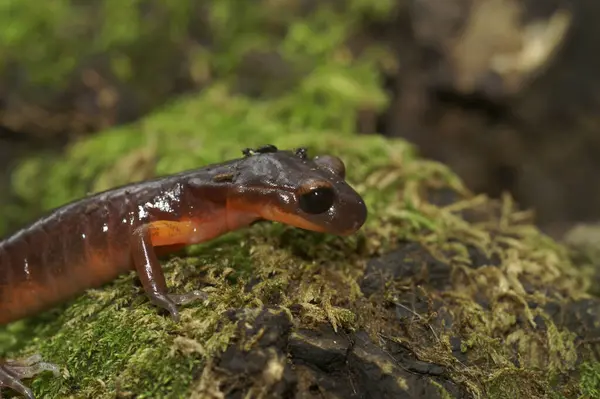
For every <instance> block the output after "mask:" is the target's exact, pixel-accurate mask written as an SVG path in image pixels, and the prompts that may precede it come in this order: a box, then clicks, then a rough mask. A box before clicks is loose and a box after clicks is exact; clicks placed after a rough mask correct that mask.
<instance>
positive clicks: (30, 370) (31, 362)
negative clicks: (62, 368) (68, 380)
mask: <svg viewBox="0 0 600 399" xmlns="http://www.w3.org/2000/svg"><path fill="white" fill-rule="evenodd" d="M44 371H52V373H53V374H54V375H55V376H57V377H58V376H59V375H60V373H59V371H58V367H57V366H56V365H54V364H52V363H47V362H44V361H42V357H41V356H40V355H38V354H35V355H32V356H30V357H27V358H25V359H19V360H7V361H5V362H3V363H0V398H2V393H1V390H2V388H10V389H12V390H13V391H15V392H17V393H20V394H21V395H23V396H24V397H26V398H27V399H35V396H33V393H32V392H31V390H30V389H29V388H27V387H26V386H25V385H24V384H23V383H22V382H21V380H23V379H26V378H33V377H35V376H36V375H37V374H40V373H42V372H44Z"/></svg>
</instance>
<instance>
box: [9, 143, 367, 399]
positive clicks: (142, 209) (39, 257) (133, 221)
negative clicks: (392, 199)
mask: <svg viewBox="0 0 600 399" xmlns="http://www.w3.org/2000/svg"><path fill="white" fill-rule="evenodd" d="M243 153H244V157H243V158H240V159H235V160H232V161H229V162H225V163H222V164H218V165H209V166H207V167H204V168H201V169H197V170H191V171H186V172H183V173H180V174H177V175H172V176H167V177H162V178H159V179H155V180H151V181H144V182H139V183H134V184H130V185H127V186H124V187H120V188H117V189H114V190H110V191H106V192H103V193H99V194H96V195H94V196H90V197H88V198H85V199H81V200H79V201H76V202H73V203H71V204H68V205H65V206H63V207H61V208H58V209H56V210H55V211H53V212H51V213H50V214H49V215H47V216H46V217H44V218H42V219H40V220H38V221H37V222H35V223H34V224H32V225H31V226H29V227H27V228H24V229H22V230H21V231H19V232H17V233H16V234H14V235H13V236H11V237H9V238H7V239H5V240H4V241H2V242H0V325H2V324H6V323H9V322H12V321H15V320H18V319H21V318H24V317H28V316H32V315H34V314H36V313H39V312H41V311H43V310H46V309H49V308H51V307H53V306H55V305H57V304H59V303H62V302H64V301H66V300H68V299H70V298H73V297H74V296H76V295H77V294H80V293H82V292H83V291H85V290H86V289H89V288H94V287H99V286H101V285H103V284H105V283H108V282H110V281H111V280H113V279H115V278H116V277H117V276H119V275H120V274H123V273H126V272H128V271H130V270H132V269H134V270H136V272H137V275H138V277H139V279H140V281H141V282H142V285H143V287H144V291H145V292H146V294H147V296H148V298H149V299H150V301H151V302H152V303H154V304H155V305H156V306H158V307H160V308H163V309H166V310H167V311H168V312H169V313H170V315H171V317H172V318H173V319H174V320H175V321H178V320H179V312H178V305H180V304H183V303H186V302H189V301H192V300H194V299H197V298H200V297H202V296H203V295H204V294H203V293H202V292H201V291H194V292H190V293H185V294H180V295H173V294H170V293H169V292H168V289H167V286H166V283H165V279H164V275H163V272H162V268H161V265H160V263H159V261H158V257H157V256H158V255H161V254H164V253H167V252H170V251H171V250H173V249H177V248H181V247H182V246H186V245H190V244H196V243H200V242H203V241H207V240H210V239H213V238H215V237H217V236H220V235H222V234H225V233H227V232H229V231H233V230H236V229H239V228H242V227H244V226H248V225H249V224H251V223H253V222H255V221H257V220H261V219H262V220H270V221H275V222H281V223H286V224H289V225H292V226H295V227H299V228H303V229H308V230H313V231H319V232H324V233H331V234H338V235H348V234H352V233H354V232H355V231H357V230H358V229H360V227H361V226H362V225H363V224H364V222H365V220H366V217H367V208H366V206H365V203H364V201H363V200H362V198H361V197H360V196H359V195H358V194H357V193H356V192H355V191H354V190H353V189H352V188H351V187H350V186H349V185H348V184H347V183H346V182H345V180H344V178H345V167H344V164H343V162H342V161H341V160H340V159H338V158H336V157H333V156H329V155H326V156H321V157H315V158H314V159H309V158H308V157H307V153H306V149H303V148H300V149H297V150H295V151H280V150H278V149H277V148H276V147H274V146H272V145H267V146H264V147H261V148H258V149H256V150H251V149H246V150H244V151H243ZM40 364H41V365H42V366H40ZM23 366H26V367H23ZM28 367H29V365H28V364H25V365H24V364H23V363H19V362H13V363H1V362H0V388H1V387H3V386H4V387H10V388H12V389H14V390H15V391H17V392H19V393H21V394H22V395H24V396H25V397H28V398H33V394H32V393H31V391H30V390H29V389H28V388H27V387H25V386H24V385H23V384H22V383H21V381H20V379H21V378H24V377H29V376H31V374H36V372H32V371H31V370H29V371H28ZM31 367H34V366H31ZM40 367H41V369H53V367H55V366H53V365H51V364H48V363H44V364H42V363H39V362H38V366H37V368H36V370H39V369H40ZM53 370H54V369H53Z"/></svg>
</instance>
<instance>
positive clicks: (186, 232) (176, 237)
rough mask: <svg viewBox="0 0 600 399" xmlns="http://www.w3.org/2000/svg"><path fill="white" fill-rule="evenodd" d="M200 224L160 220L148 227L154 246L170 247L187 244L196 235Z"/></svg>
mask: <svg viewBox="0 0 600 399" xmlns="http://www.w3.org/2000/svg"><path fill="white" fill-rule="evenodd" d="M197 230H198V224H197V223H194V222H192V221H184V222H168V221H164V220H159V221H156V222H152V223H150V224H149V225H148V231H149V232H150V240H151V241H152V246H154V247H158V246H161V247H162V246H170V245H182V244H187V243H188V242H189V241H190V237H192V236H194V234H196V231H197Z"/></svg>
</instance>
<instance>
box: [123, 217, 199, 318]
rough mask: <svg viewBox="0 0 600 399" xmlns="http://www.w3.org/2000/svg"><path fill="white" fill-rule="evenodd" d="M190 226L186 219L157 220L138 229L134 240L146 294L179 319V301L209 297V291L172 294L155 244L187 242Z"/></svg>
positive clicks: (134, 253) (137, 266) (137, 263)
mask: <svg viewBox="0 0 600 399" xmlns="http://www.w3.org/2000/svg"><path fill="white" fill-rule="evenodd" d="M190 228H193V227H191V226H190V225H189V224H188V223H185V222H153V223H149V224H146V225H144V226H142V227H140V228H139V229H137V230H136V232H135V233H134V234H133V237H132V241H131V249H132V255H133V262H134V264H135V268H136V271H137V274H138V277H139V279H140V281H141V282H142V286H143V287H144V291H145V292H146V295H148V298H149V299H150V301H151V302H152V303H153V304H154V305H156V306H158V307H160V308H162V309H166V310H167V311H168V312H169V314H170V315H171V318H172V319H173V320H174V321H176V322H178V321H179V310H178V309H177V305H182V304H186V303H188V302H192V301H194V300H197V299H205V298H206V293H204V292H202V291H192V292H188V293H185V294H169V293H168V290H167V284H166V282H165V276H164V274H163V271H162V267H161V264H160V262H159V261H158V257H157V256H156V253H155V252H154V246H163V245H165V246H166V245H175V244H180V243H182V242H185V241H184V240H185V239H186V238H187V235H186V234H189V229H190Z"/></svg>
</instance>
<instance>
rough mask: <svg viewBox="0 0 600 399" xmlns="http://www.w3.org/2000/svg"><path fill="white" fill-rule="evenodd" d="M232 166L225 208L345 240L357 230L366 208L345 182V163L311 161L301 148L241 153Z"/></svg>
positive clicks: (326, 157) (331, 158)
mask: <svg viewBox="0 0 600 399" xmlns="http://www.w3.org/2000/svg"><path fill="white" fill-rule="evenodd" d="M244 155H245V158H244V159H242V160H240V162H239V163H238V164H237V165H236V173H235V178H234V180H233V181H232V183H231V190H230V192H229V194H228V207H233V208H235V209H238V210H241V211H245V212H253V213H255V214H257V215H259V216H260V217H261V218H263V219H266V220H271V221H275V222H280V223H285V224H288V225H292V226H294V227H299V228H303V229H306V230H313V231H319V232H326V233H331V234H338V235H349V234H352V233H354V232H355V231H357V230H358V229H360V227H361V226H362V225H363V224H364V222H365V220H366V218H367V207H366V206H365V203H364V201H363V199H362V198H361V197H360V195H359V194H358V193H357V192H356V191H355V190H354V189H353V188H352V187H350V186H349V185H348V184H347V183H346V181H345V180H344V178H345V166H344V163H343V162H342V161H341V160H340V159H339V158H337V157H335V156H331V155H322V156H317V157H314V158H312V159H310V158H309V157H308V156H307V151H306V149H304V148H299V149H296V150H295V151H280V150H278V149H277V148H275V147H274V146H264V147H261V148H259V149H257V150H244Z"/></svg>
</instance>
